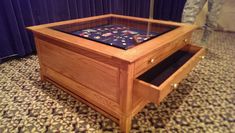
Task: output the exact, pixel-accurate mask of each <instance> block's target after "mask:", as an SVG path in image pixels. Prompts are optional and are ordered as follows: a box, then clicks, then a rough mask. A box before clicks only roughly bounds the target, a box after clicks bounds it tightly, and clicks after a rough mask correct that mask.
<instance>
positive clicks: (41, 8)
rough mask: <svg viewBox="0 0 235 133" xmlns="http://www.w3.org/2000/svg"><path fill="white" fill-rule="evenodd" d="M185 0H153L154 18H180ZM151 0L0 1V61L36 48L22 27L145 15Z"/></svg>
mask: <svg viewBox="0 0 235 133" xmlns="http://www.w3.org/2000/svg"><path fill="white" fill-rule="evenodd" d="M185 1H186V0H155V5H154V18H157V19H163V20H172V21H180V20H181V14H182V10H183V7H184V4H185ZM149 4H150V0H0V63H1V62H2V61H3V60H5V59H6V58H8V57H11V56H17V57H22V56H25V55H27V54H30V53H32V52H34V51H35V45H34V40H33V36H32V33H31V32H29V31H27V30H26V29H25V27H27V26H32V25H39V24H45V23H51V22H56V21H63V20H69V19H76V18H82V17H88V16H94V15H101V14H106V13H117V14H122V15H130V16H138V17H148V16H149Z"/></svg>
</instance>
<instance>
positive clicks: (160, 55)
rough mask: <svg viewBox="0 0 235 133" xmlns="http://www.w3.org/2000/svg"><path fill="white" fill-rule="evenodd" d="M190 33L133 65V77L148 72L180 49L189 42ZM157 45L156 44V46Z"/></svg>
mask: <svg viewBox="0 0 235 133" xmlns="http://www.w3.org/2000/svg"><path fill="white" fill-rule="evenodd" d="M190 38H191V33H188V34H186V35H185V36H183V37H181V38H179V39H177V40H175V41H173V42H171V43H170V44H169V45H167V46H166V47H162V49H161V50H158V51H160V52H154V53H150V54H149V55H147V56H145V57H144V58H142V59H140V60H138V61H136V63H135V77H138V76H139V75H141V74H142V73H144V72H145V71H147V70H149V69H150V68H151V67H153V66H155V65H156V64H158V63H159V62H161V61H162V60H163V59H165V58H166V57H168V56H169V55H171V54H172V53H174V52H175V51H177V50H179V49H181V48H182V47H184V46H185V45H186V44H188V43H189V42H190ZM156 45H157V44H156Z"/></svg>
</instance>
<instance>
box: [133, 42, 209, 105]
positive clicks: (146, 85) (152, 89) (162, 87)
mask: <svg viewBox="0 0 235 133" xmlns="http://www.w3.org/2000/svg"><path fill="white" fill-rule="evenodd" d="M181 51H186V52H189V53H192V54H193V55H192V56H191V57H190V58H189V59H188V60H187V61H186V62H184V63H183V64H182V65H181V66H180V67H179V68H177V70H176V71H174V72H173V73H172V74H171V75H170V76H169V77H167V78H166V79H165V80H164V81H162V82H161V83H152V81H151V82H149V81H147V80H142V79H140V78H137V79H135V81H134V89H136V91H137V92H141V93H142V94H143V95H142V97H144V98H146V99H148V100H149V101H151V102H154V103H157V104H160V102H161V101H162V100H163V99H164V98H165V97H166V96H167V95H168V94H169V93H170V92H171V91H172V90H173V89H176V88H177V87H178V83H179V82H180V81H181V80H182V79H184V78H185V77H186V76H187V74H188V73H189V72H190V71H191V70H192V68H193V67H194V66H196V64H197V62H198V61H199V60H200V59H202V58H203V57H204V54H205V50H204V48H200V47H198V46H192V45H186V46H185V47H184V48H182V49H181ZM156 76H158V75H156ZM143 90H144V92H143ZM138 95H140V94H138Z"/></svg>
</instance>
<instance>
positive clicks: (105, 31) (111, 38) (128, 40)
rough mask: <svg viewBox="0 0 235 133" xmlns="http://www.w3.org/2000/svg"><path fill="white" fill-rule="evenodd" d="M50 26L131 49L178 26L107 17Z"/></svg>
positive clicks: (110, 44)
mask: <svg viewBox="0 0 235 133" xmlns="http://www.w3.org/2000/svg"><path fill="white" fill-rule="evenodd" d="M50 28H51V29H54V30H57V31H60V32H64V33H67V34H71V35H74V36H78V37H82V38H85V39H89V40H92V41H96V42H100V43H103V44H106V45H109V46H113V47H117V48H121V49H129V48H132V47H135V46H137V45H140V44H142V43H143V42H146V41H149V40H151V39H153V38H156V37H158V36H160V35H162V34H165V33H167V32H169V31H172V30H174V29H176V28H177V26H172V25H164V24H158V23H151V22H145V21H137V20H132V19H123V18H117V17H107V18H102V19H95V20H90V21H85V22H77V23H72V24H65V25H59V26H54V27H50Z"/></svg>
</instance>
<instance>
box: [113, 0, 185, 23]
mask: <svg viewBox="0 0 235 133" xmlns="http://www.w3.org/2000/svg"><path fill="white" fill-rule="evenodd" d="M185 2H186V0H154V18H155V19H161V20H171V21H177V22H180V20H181V15H182V12H183V8H184V4H185ZM119 5H120V6H119V11H118V12H117V13H118V14H123V15H129V16H137V17H145V18H148V17H149V8H150V0H119Z"/></svg>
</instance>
